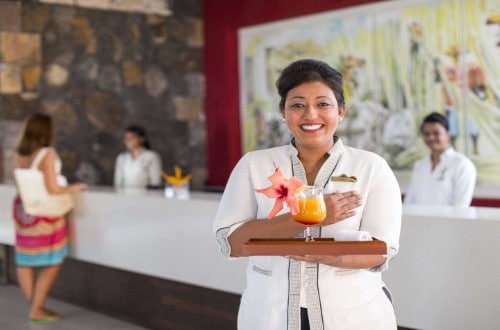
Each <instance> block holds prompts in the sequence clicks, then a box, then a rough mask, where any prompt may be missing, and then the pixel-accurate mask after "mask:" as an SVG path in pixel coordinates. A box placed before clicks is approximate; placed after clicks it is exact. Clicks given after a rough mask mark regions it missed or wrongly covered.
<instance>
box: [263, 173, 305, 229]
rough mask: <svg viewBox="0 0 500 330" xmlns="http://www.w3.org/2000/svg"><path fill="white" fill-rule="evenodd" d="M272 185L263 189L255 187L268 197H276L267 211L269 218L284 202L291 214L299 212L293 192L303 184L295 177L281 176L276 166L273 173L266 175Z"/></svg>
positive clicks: (279, 209) (281, 207)
mask: <svg viewBox="0 0 500 330" xmlns="http://www.w3.org/2000/svg"><path fill="white" fill-rule="evenodd" d="M268 180H269V181H271V183H272V185H271V186H269V187H267V188H264V189H255V191H256V192H259V193H262V194H264V195H266V196H267V197H270V198H276V202H275V203H274V206H273V209H272V210H271V212H269V215H268V218H269V219H271V218H272V217H274V216H275V215H276V214H277V213H278V212H279V211H281V210H282V209H283V204H284V203H286V204H287V205H288V207H289V208H290V211H291V212H292V214H297V213H298V212H299V204H298V202H297V198H296V197H295V194H296V193H297V192H299V191H300V190H301V189H300V188H302V187H304V184H302V182H301V181H300V180H299V179H297V178H296V177H293V176H292V177H290V178H286V177H284V176H283V173H282V172H281V169H280V168H279V167H276V170H275V171H274V173H273V174H272V175H271V176H269V177H268Z"/></svg>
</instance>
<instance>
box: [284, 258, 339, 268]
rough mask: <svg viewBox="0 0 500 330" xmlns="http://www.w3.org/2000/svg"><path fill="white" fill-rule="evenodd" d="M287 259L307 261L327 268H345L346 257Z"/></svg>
mask: <svg viewBox="0 0 500 330" xmlns="http://www.w3.org/2000/svg"><path fill="white" fill-rule="evenodd" d="M287 258H290V259H295V260H299V261H307V262H312V263H318V264H323V265H327V266H332V267H337V268H344V264H345V261H344V258H345V256H332V255H318V256H314V255H307V256H287Z"/></svg>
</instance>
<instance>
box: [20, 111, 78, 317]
mask: <svg viewBox="0 0 500 330" xmlns="http://www.w3.org/2000/svg"><path fill="white" fill-rule="evenodd" d="M52 146H53V125H52V118H51V117H50V116H48V115H45V114H41V113H36V114H33V115H31V116H30V117H29V118H28V119H27V120H26V121H25V122H24V126H23V129H22V131H21V135H20V140H19V143H18V145H17V148H16V156H15V160H14V162H15V164H14V167H15V168H34V169H38V170H40V171H41V172H42V174H43V177H44V182H45V185H46V189H47V191H48V193H49V194H65V193H74V192H78V191H81V190H84V189H86V188H87V185H85V184H83V183H74V184H71V185H66V186H61V185H60V184H59V183H58V181H57V176H58V174H60V173H61V167H62V164H61V160H60V159H59V156H58V154H57V152H56V150H55V149H54V148H53V147H52ZM13 207H14V210H13V215H14V220H15V222H16V247H15V248H16V254H15V255H16V265H17V279H18V281H19V286H20V287H21V289H22V291H23V293H24V295H25V296H26V298H27V300H28V302H30V304H31V308H30V311H29V319H30V322H31V323H43V322H49V321H55V320H57V319H59V318H60V316H59V315H58V314H57V313H55V312H53V311H50V310H49V309H47V308H45V306H44V303H45V298H46V297H47V294H48V293H49V291H50V289H51V287H52V285H53V283H54V281H55V280H56V278H57V275H58V273H59V270H60V269H61V265H62V263H63V261H64V258H65V257H66V256H67V255H68V252H69V244H68V243H69V241H68V235H67V228H66V219H65V216H64V215H62V216H58V217H47V216H42V215H37V214H27V213H25V210H24V207H23V202H22V200H21V198H20V197H19V196H16V197H15V199H14V205H13ZM35 269H36V271H35Z"/></svg>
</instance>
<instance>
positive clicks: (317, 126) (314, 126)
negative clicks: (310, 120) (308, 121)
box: [300, 125, 323, 131]
mask: <svg viewBox="0 0 500 330" xmlns="http://www.w3.org/2000/svg"><path fill="white" fill-rule="evenodd" d="M321 126H323V125H301V126H300V127H301V128H302V129H303V130H305V131H314V130H317V129H320V128H321Z"/></svg>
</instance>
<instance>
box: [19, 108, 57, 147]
mask: <svg viewBox="0 0 500 330" xmlns="http://www.w3.org/2000/svg"><path fill="white" fill-rule="evenodd" d="M52 130H53V125H52V117H50V116H49V115H46V114H43V113H39V112H37V113H34V114H32V115H30V116H29V117H28V118H26V120H25V121H24V124H23V128H22V130H21V134H20V137H19V142H18V144H17V148H16V152H17V153H18V154H20V155H23V156H29V155H31V154H32V153H33V152H34V151H35V150H36V149H38V148H42V147H49V146H52V144H53V137H54V136H53V135H54V134H53V131H52Z"/></svg>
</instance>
